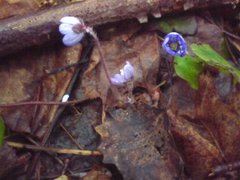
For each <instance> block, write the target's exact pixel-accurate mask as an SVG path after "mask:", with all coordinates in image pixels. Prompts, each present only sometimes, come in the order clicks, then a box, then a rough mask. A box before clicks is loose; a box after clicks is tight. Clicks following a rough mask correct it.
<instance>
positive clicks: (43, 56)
mask: <svg viewBox="0 0 240 180" xmlns="http://www.w3.org/2000/svg"><path fill="white" fill-rule="evenodd" d="M80 53H81V46H75V47H72V48H62V47H58V48H55V47H54V48H49V47H46V48H43V49H40V48H36V49H34V50H32V51H26V52H22V53H19V54H17V55H15V56H11V57H6V58H2V60H1V62H0V77H1V81H0V87H1V88H0V93H1V95H2V96H1V98H0V100H1V103H5V104H7V103H17V102H23V101H61V99H62V97H63V95H64V94H65V91H66V89H67V87H68V86H69V83H70V82H71V78H72V76H73V74H74V73H75V68H71V69H68V70H66V71H62V72H59V73H55V74H52V75H47V73H48V72H51V71H53V70H56V69H57V68H62V67H63V66H66V65H68V64H72V63H76V62H78V60H79V58H80ZM57 109H58V106H42V105H31V106H21V107H11V108H2V109H1V112H2V114H3V117H4V119H5V122H6V124H7V126H8V128H10V129H11V130H13V131H16V132H21V133H31V134H33V135H34V136H38V137H42V136H43V134H44V133H45V132H46V129H47V128H48V126H49V124H50V123H51V121H52V119H53V118H54V115H55V113H56V111H57Z"/></svg>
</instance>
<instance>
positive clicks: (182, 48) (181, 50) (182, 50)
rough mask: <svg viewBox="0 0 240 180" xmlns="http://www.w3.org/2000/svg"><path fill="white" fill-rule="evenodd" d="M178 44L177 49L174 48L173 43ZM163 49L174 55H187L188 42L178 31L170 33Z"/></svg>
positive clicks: (165, 39) (166, 37)
mask: <svg viewBox="0 0 240 180" xmlns="http://www.w3.org/2000/svg"><path fill="white" fill-rule="evenodd" d="M172 43H175V44H177V46H178V47H177V49H175V50H174V49H172V48H171V46H170V45H171V44H172ZM162 47H163V49H164V50H165V51H166V52H167V53H168V54H170V55H172V56H185V55H186V54H187V43H186V41H185V40H184V38H183V37H182V36H181V35H180V34H178V33H177V32H171V33H168V34H167V35H166V36H165V38H164V41H163V44H162Z"/></svg>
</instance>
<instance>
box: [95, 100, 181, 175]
mask: <svg viewBox="0 0 240 180" xmlns="http://www.w3.org/2000/svg"><path fill="white" fill-rule="evenodd" d="M159 113H160V112H159V110H156V109H153V108H151V107H149V106H138V107H135V106H134V105H131V106H128V108H127V109H125V110H123V109H112V110H110V111H109V112H108V114H109V117H108V118H107V120H106V122H105V123H104V124H103V125H101V126H103V127H104V128H102V129H105V130H106V131H107V132H108V136H107V137H106V133H104V137H102V142H101V145H100V147H99V149H100V150H101V151H102V152H103V155H104V160H103V161H104V163H107V164H114V165H116V166H117V168H118V169H119V171H120V172H121V174H122V176H123V178H124V179H149V178H150V179H173V178H180V177H182V175H183V174H182V173H183V172H182V171H181V167H182V164H181V159H180V157H179V156H178V153H177V152H176V150H175V149H174V148H173V146H172V145H171V139H170V137H169V134H168V133H167V130H166V129H164V128H163V124H162V125H161V123H163V121H164V120H163V119H161V118H159Z"/></svg>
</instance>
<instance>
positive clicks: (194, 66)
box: [174, 56, 203, 89]
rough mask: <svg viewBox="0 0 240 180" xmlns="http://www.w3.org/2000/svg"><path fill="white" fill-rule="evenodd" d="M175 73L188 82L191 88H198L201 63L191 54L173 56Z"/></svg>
mask: <svg viewBox="0 0 240 180" xmlns="http://www.w3.org/2000/svg"><path fill="white" fill-rule="evenodd" d="M174 68H175V71H176V74H177V75H178V76H179V77H181V78H182V79H184V80H185V81H187V82H188V84H189V85H190V86H191V87H192V88H193V89H198V86H199V84H198V78H199V75H200V73H201V71H202V68H203V65H202V63H201V62H199V60H198V59H197V58H194V57H191V56H184V57H180V56H176V57H175V58H174Z"/></svg>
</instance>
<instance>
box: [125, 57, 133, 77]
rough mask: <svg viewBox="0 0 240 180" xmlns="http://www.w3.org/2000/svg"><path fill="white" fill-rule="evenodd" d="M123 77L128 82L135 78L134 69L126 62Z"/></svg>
mask: <svg viewBox="0 0 240 180" xmlns="http://www.w3.org/2000/svg"><path fill="white" fill-rule="evenodd" d="M123 75H124V78H125V80H126V81H129V80H130V79H132V78H133V75H134V68H133V66H132V65H131V64H130V63H129V62H128V61H127V62H126V65H125V66H124V67H123Z"/></svg>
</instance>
